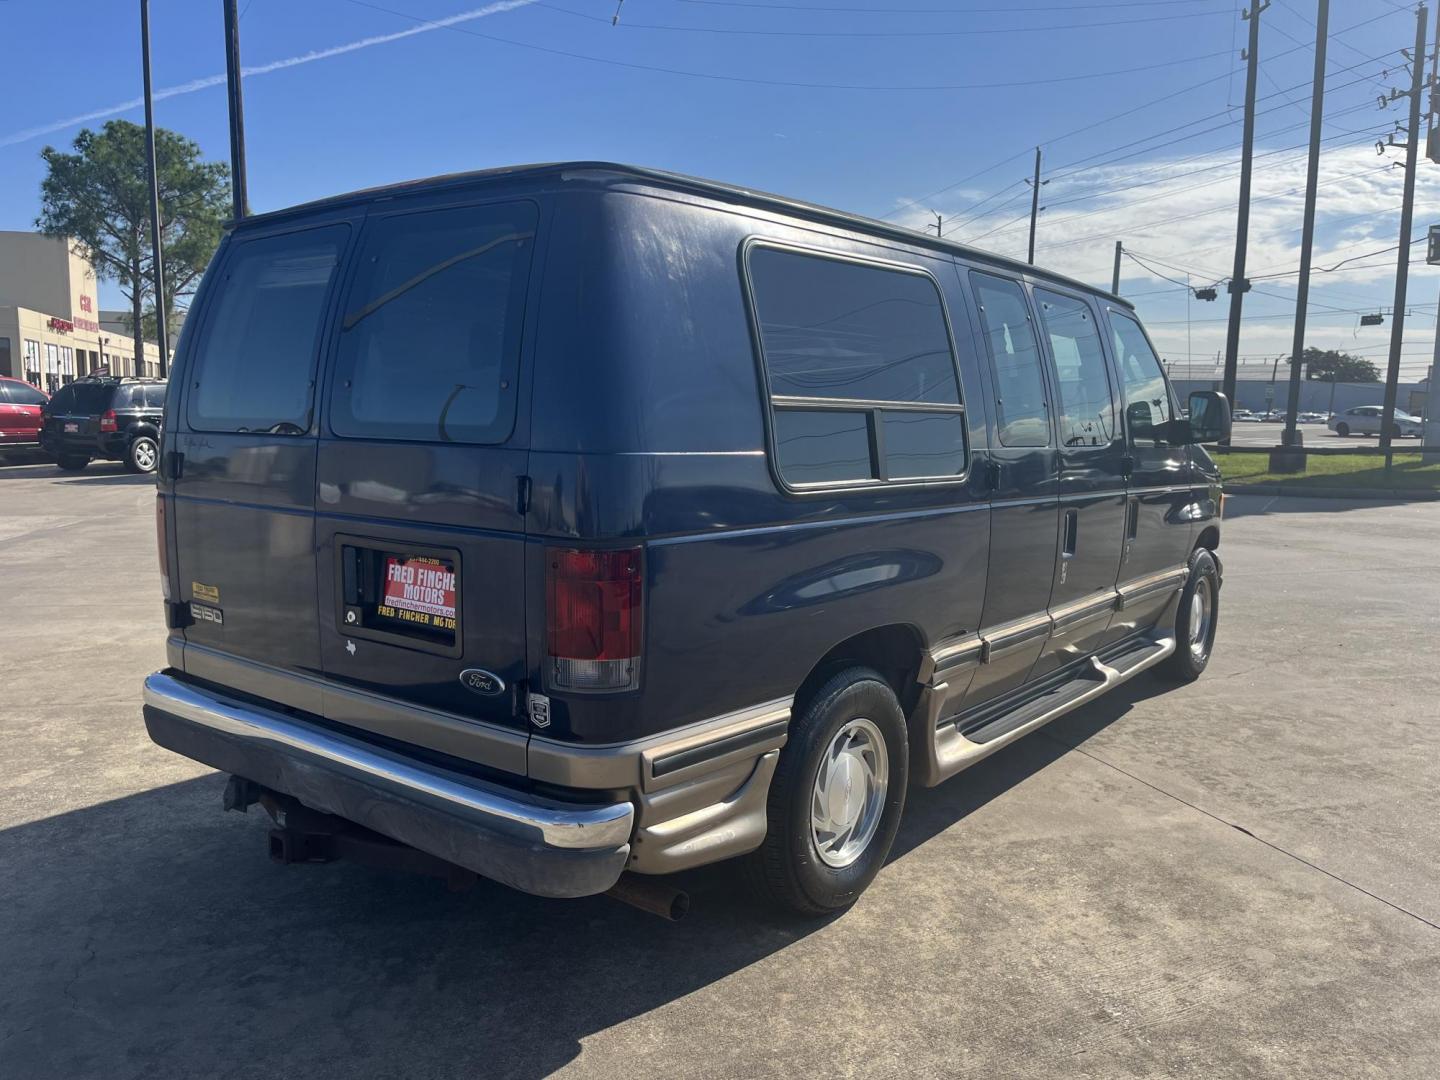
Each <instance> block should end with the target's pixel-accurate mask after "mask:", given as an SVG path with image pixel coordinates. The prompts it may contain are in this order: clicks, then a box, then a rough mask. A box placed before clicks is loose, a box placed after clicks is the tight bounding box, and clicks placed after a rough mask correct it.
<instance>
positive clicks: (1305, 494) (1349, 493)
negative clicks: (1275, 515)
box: [1225, 484, 1440, 502]
mask: <svg viewBox="0 0 1440 1080" xmlns="http://www.w3.org/2000/svg"><path fill="white" fill-rule="evenodd" d="M1225 494H1226V495H1285V496H1288V497H1290V498H1299V499H1356V500H1369V501H1371V502H1434V501H1435V500H1437V499H1440V491H1424V490H1412V491H1406V490H1403V489H1401V490H1395V491H1380V490H1377V489H1376V488H1318V487H1295V486H1294V485H1292V484H1226V485H1225Z"/></svg>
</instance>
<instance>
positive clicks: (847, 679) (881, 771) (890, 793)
mask: <svg viewBox="0 0 1440 1080" xmlns="http://www.w3.org/2000/svg"><path fill="white" fill-rule="evenodd" d="M909 760H910V753H909V747H908V744H907V740H906V730H905V717H904V714H903V713H902V712H901V711H900V703H899V702H898V701H897V700H896V698H895V692H894V691H893V690H892V689H891V688H890V686H889V684H888V683H886V682H885V680H884V679H883V678H882V677H881V676H880V675H879V674H877V673H876V672H875V671H872V670H871V669H869V668H865V667H858V666H857V667H849V668H845V669H843V670H841V671H838V672H836V673H835V674H834V675H832V676H831V677H830V678H829V679H828V680H826V682H825V683H824V685H822V686H821V687H820V688H819V689H818V690H817V691H816V692H815V693H814V694H812V695H810V697H809V699H808V700H807V701H806V702H804V703H802V704H800V705H799V708H798V711H797V713H796V716H795V719H794V721H793V722H792V724H791V727H790V740H789V742H788V743H787V744H786V746H785V749H784V750H782V751H781V752H780V763H779V765H778V766H777V767H776V769H775V778H774V781H773V782H772V783H771V786H770V795H769V802H768V805H767V817H768V825H769V827H768V830H767V832H766V835H765V842H764V843H763V844H762V845H761V846H760V848H759V849H758V850H757V851H755V852H753V853H751V854H750V855H748V856H746V860H747V870H748V873H749V876H750V878H751V881H752V882H753V883H754V884H755V885H756V886H757V887H758V889H759V891H760V892H761V893H762V895H764V896H765V897H766V898H767V899H769V900H771V901H773V902H774V903H776V904H778V905H779V906H781V907H783V908H786V909H788V910H790V911H792V912H795V913H797V914H800V915H806V916H812V917H813V916H819V915H828V914H830V913H832V912H836V911H841V910H843V909H845V908H847V907H849V906H850V905H851V904H853V903H854V902H855V900H856V899H857V898H858V897H859V895H860V894H861V893H862V892H864V891H865V888H866V887H867V886H868V885H869V884H870V882H871V881H873V880H874V879H875V875H876V874H878V873H879V872H880V867H881V866H883V865H884V863H885V857H886V856H887V855H888V854H889V853H890V845H891V844H892V843H894V840H895V831H896V829H897V828H898V827H899V825H900V814H901V811H902V810H903V809H904V806H905V788H906V785H907V783H908V781H909Z"/></svg>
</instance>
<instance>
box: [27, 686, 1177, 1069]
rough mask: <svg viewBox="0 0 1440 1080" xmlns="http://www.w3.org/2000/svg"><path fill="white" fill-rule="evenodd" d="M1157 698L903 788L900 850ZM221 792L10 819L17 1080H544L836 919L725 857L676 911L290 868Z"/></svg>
mask: <svg viewBox="0 0 1440 1080" xmlns="http://www.w3.org/2000/svg"><path fill="white" fill-rule="evenodd" d="M1162 690H1163V687H1162V686H1161V685H1159V684H1158V683H1155V682H1154V681H1153V680H1150V679H1140V680H1136V682H1135V683H1131V684H1128V685H1127V686H1125V687H1121V688H1119V689H1117V690H1116V691H1115V692H1114V693H1112V694H1109V695H1107V696H1106V697H1105V698H1103V699H1101V700H1100V701H1097V702H1095V703H1093V704H1092V705H1091V706H1089V707H1087V708H1086V709H1085V710H1082V711H1081V712H1079V713H1077V714H1074V715H1072V717H1069V718H1066V720H1063V721H1057V723H1056V725H1054V726H1053V727H1052V729H1051V730H1052V731H1053V732H1054V734H1055V735H1056V736H1057V737H1056V738H1045V737H1032V738H1027V739H1022V740H1021V741H1020V742H1019V743H1017V744H1015V745H1014V746H1012V747H1009V748H1007V749H1005V750H1003V751H1000V752H999V753H997V754H996V755H995V756H994V757H992V758H990V759H988V760H986V761H984V762H982V763H980V764H979V765H977V766H975V767H974V768H973V769H971V770H969V771H968V772H967V773H966V774H965V777H964V778H963V779H960V780H957V781H955V782H953V783H949V784H944V785H941V786H940V787H938V788H935V789H931V790H921V789H912V791H911V793H910V796H911V801H910V806H909V809H908V810H907V813H906V817H905V819H904V820H903V822H902V825H901V829H900V835H899V837H898V839H897V842H896V845H895V852H894V855H893V856H892V858H893V859H898V858H900V857H901V856H903V855H904V854H905V853H907V852H909V851H911V850H913V849H915V848H916V847H918V846H920V845H923V844H924V843H925V842H926V841H928V840H929V839H931V838H932V837H934V836H935V835H937V834H938V833H940V832H943V831H944V830H945V829H948V828H949V827H951V826H953V825H954V824H955V823H956V822H958V821H960V820H962V819H963V818H965V817H966V816H967V815H969V814H971V813H973V812H974V811H976V810H977V809H979V808H980V807H982V806H984V805H985V804H986V803H988V802H990V801H991V800H992V799H995V798H998V797H1000V796H1002V795H1003V794H1004V793H1005V792H1006V791H1008V790H1009V789H1010V788H1012V787H1013V786H1015V785H1016V784H1019V783H1020V782H1022V781H1023V780H1025V779H1026V778H1027V777H1029V776H1032V775H1034V774H1035V773H1036V772H1038V771H1040V770H1042V769H1044V768H1045V767H1046V766H1048V765H1049V764H1051V763H1052V762H1054V761H1055V760H1057V759H1058V758H1060V757H1061V756H1063V755H1064V754H1065V753H1067V752H1069V750H1070V749H1071V747H1072V746H1074V745H1078V744H1079V743H1081V742H1083V741H1084V740H1085V739H1087V738H1089V737H1090V736H1091V735H1093V734H1094V733H1095V732H1097V731H1099V730H1101V729H1102V728H1104V727H1105V726H1107V725H1108V724H1110V723H1112V722H1113V721H1114V720H1115V719H1117V718H1119V717H1120V716H1122V715H1124V713H1125V712H1126V711H1128V710H1129V708H1130V707H1131V704H1132V703H1133V702H1134V701H1137V700H1140V699H1141V698H1143V697H1146V696H1150V695H1151V694H1154V693H1159V692H1161V691H1162ZM132 735H133V729H129V728H127V732H126V737H132ZM157 753H158V751H157ZM77 782H78V778H77ZM222 787H223V777H221V776H219V775H216V774H210V775H206V776H203V777H200V778H198V779H194V780H188V781H184V782H181V783H175V784H170V785H167V786H162V787H158V788H155V789H153V790H151V791H147V792H144V793H141V794H137V795H134V796H130V797H128V798H123V799H117V800H114V801H111V802H105V803H101V804H99V805H96V806H92V807H89V808H86V809H83V810H77V811H73V812H70V813H64V814H59V815H56V816H53V817H49V818H44V819H42V820H38V821H34V822H32V823H29V824H24V825H19V826H16V827H14V828H11V829H9V830H6V831H4V832H0V866H3V867H5V868H6V873H5V874H4V875H3V876H0V941H4V942H5V943H6V945H5V951H6V953H7V954H8V956H7V958H6V963H5V965H4V974H3V975H0V987H3V989H0V1040H3V1045H4V1046H5V1051H4V1054H5V1058H6V1060H7V1061H8V1062H9V1065H10V1068H11V1069H12V1070H13V1071H14V1074H15V1075H20V1076H27V1077H41V1076H67V1077H70V1076H81V1075H97V1076H109V1075H117V1074H120V1073H125V1074H133V1073H136V1072H139V1073H143V1074H144V1075H146V1076H148V1077H160V1076H185V1077H193V1076H257V1077H259V1076H267V1075H269V1076H301V1075H303V1076H337V1077H346V1078H351V1077H358V1076H403V1075H484V1076H487V1077H499V1076H505V1077H525V1078H528V1077H541V1076H546V1075H548V1074H550V1073H552V1072H553V1071H555V1070H556V1069H559V1068H560V1067H562V1066H564V1065H566V1064H567V1063H568V1062H570V1061H572V1060H573V1059H574V1058H576V1057H577V1056H578V1055H579V1053H580V1050H581V1044H582V1041H583V1040H585V1039H586V1038H587V1037H589V1036H592V1035H594V1034H596V1033H599V1032H603V1031H605V1030H606V1029H608V1028H611V1027H613V1026H615V1025H616V1024H620V1023H623V1022H625V1021H628V1020H631V1019H633V1018H637V1017H643V1016H644V1015H645V1014H647V1013H650V1012H652V1011H654V1010H657V1009H660V1008H662V1007H667V1006H670V1007H675V1008H682V1009H683V1008H686V1007H687V1006H686V1004H685V1003H684V999H686V998H687V996H689V995H691V994H693V993H694V992H695V991H697V990H699V989H701V988H703V987H705V986H707V985H709V984H711V983H714V982H716V981H718V980H721V979H725V978H727V977H730V976H733V975H736V974H737V973H739V972H742V971H743V970H744V969H746V968H747V967H749V966H750V965H753V964H755V963H756V962H758V961H760V960H762V959H764V958H765V957H767V956H770V955H771V954H774V953H776V952H779V951H781V950H784V949H787V948H789V947H790V946H792V945H795V944H796V943H798V942H800V941H802V940H803V939H804V938H806V937H807V936H808V935H810V934H812V933H815V932H817V931H821V930H824V929H825V928H826V926H827V925H829V924H827V923H824V922H819V923H816V922H799V921H796V920H791V919H782V918H779V917H777V916H776V915H775V914H774V913H772V912H770V911H769V910H768V909H766V908H764V907H762V906H761V905H759V904H758V903H757V902H755V901H753V900H751V899H750V898H749V897H748V895H747V894H746V893H745V891H744V890H743V889H742V887H741V886H740V884H739V881H738V879H737V875H736V874H735V873H734V869H735V868H734V867H733V866H726V865H720V866H715V867H708V868H705V869H703V870H700V871H693V872H690V873H688V874H684V875H680V876H679V878H678V879H677V884H680V885H682V886H683V887H685V888H687V889H688V890H689V891H690V893H691V896H692V898H693V902H694V906H693V909H692V913H691V915H690V917H689V918H688V919H686V920H685V921H684V922H682V923H679V924H671V923H666V922H664V921H661V920H660V919H657V918H656V917H654V916H651V915H646V914H643V913H641V912H638V911H635V910H632V909H630V908H627V907H625V906H623V905H621V904H619V903H617V902H615V901H613V900H609V899H606V898H603V897H593V898H589V899H585V900H576V901H562V900H544V899H539V898H536V897H531V896H525V895H522V894H520V893H517V892H513V891H511V890H509V889H506V888H504V887H502V886H499V885H495V884H492V883H489V882H484V881H482V882H480V884H479V885H477V886H476V887H475V888H474V889H472V890H470V891H469V892H466V893H458V894H456V893H449V892H446V891H445V889H444V887H443V886H442V885H440V884H439V883H437V882H435V881H432V880H429V879H423V878H416V877H409V876H405V875H403V874H398V873H389V872H384V871H379V870H373V869H368V868H365V867H360V866H356V865H352V864H345V863H338V864H334V865H330V866H288V867H281V866H277V865H275V864H273V863H271V862H270V861H269V859H268V857H267V854H266V845H265V837H266V833H267V827H268V824H269V819H268V818H266V817H265V816H264V815H263V814H261V813H260V812H259V811H258V809H252V810H251V812H250V813H249V814H247V815H240V814H233V813H232V814H225V813H222V812H221V810H220V795H221V790H222ZM890 872H891V873H901V872H903V868H898V867H897V868H893V869H892V870H891V871H890ZM840 918H841V920H842V921H843V919H844V916H841V917H840ZM837 930H839V931H840V932H843V926H841V927H837ZM4 982H9V983H10V984H11V985H9V986H4V985H3V984H4ZM792 989H793V990H794V991H795V992H805V988H803V987H794V988H792ZM811 989H812V990H816V991H817V992H818V988H815V987H812V988H811ZM762 1009H763V1003H760V1002H757V1003H756V1010H757V1012H756V1015H754V1016H752V1017H749V1018H746V1017H735V1018H732V1021H733V1022H734V1023H735V1024H736V1037H737V1038H743V1037H744V1035H743V1034H742V1032H744V1031H745V1030H747V1029H749V1030H756V1029H760V1028H763V1026H764V1025H763V1021H762V1018H761V1017H760V1015H759V1013H760V1010H762ZM732 1021H726V1022H732ZM714 1022H716V1018H714V1017H708V1018H706V1020H705V1023H707V1024H713V1023H714ZM716 1064H717V1065H718V1063H716Z"/></svg>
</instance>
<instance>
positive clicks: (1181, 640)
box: [1156, 548, 1220, 682]
mask: <svg viewBox="0 0 1440 1080" xmlns="http://www.w3.org/2000/svg"><path fill="white" fill-rule="evenodd" d="M1196 594H1201V596H1202V597H1203V598H1202V599H1201V600H1197V599H1196ZM1197 603H1204V604H1206V605H1207V607H1208V613H1207V614H1205V615H1202V616H1201V619H1202V627H1203V629H1201V631H1200V634H1199V641H1198V647H1197V642H1196V637H1195V633H1194V628H1193V626H1192V621H1191V620H1192V618H1193V617H1194V608H1195V605H1196V604H1197ZM1219 621H1220V568H1219V567H1218V566H1217V565H1216V564H1215V556H1214V555H1212V554H1210V552H1209V551H1208V550H1206V549H1205V548H1196V549H1195V551H1194V552H1193V553H1192V554H1191V555H1190V576H1189V577H1188V578H1186V580H1185V588H1184V590H1183V591H1182V592H1181V593H1180V603H1179V605H1178V606H1177V607H1176V611H1175V651H1174V652H1173V653H1171V654H1170V656H1169V657H1168V658H1167V659H1166V660H1165V662H1164V663H1163V664H1161V665H1160V667H1159V668H1157V669H1156V670H1157V671H1158V672H1159V673H1160V674H1161V675H1163V676H1165V677H1167V678H1169V679H1171V680H1173V681H1175V682H1194V681H1195V680H1196V679H1198V678H1199V677H1200V676H1201V674H1202V673H1204V671H1205V668H1206V667H1207V666H1208V665H1209V663H1210V654H1211V653H1212V652H1214V650H1215V628H1216V626H1217V625H1218V624H1219Z"/></svg>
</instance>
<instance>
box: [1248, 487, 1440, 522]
mask: <svg viewBox="0 0 1440 1080" xmlns="http://www.w3.org/2000/svg"><path fill="white" fill-rule="evenodd" d="M1417 501H1419V500H1416V499H1407V498H1404V497H1403V496H1396V497H1388V496H1387V497H1383V498H1378V499H1336V498H1333V497H1328V496H1325V495H1247V494H1243V493H1240V494H1231V495H1229V496H1227V497H1226V499H1225V520H1226V521H1235V520H1237V519H1239V518H1247V517H1260V516H1263V515H1267V514H1333V513H1337V512H1340V511H1344V510H1379V509H1385V508H1388V507H1395V506H1414V505H1415V504H1416V502H1417ZM1426 501H1428V500H1426Z"/></svg>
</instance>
